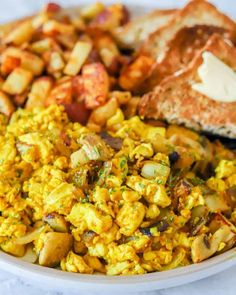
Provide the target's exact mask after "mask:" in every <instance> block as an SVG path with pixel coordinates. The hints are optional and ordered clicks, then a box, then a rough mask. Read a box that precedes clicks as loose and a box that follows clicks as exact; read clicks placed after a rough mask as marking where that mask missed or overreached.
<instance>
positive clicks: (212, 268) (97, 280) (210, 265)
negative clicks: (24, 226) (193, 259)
mask: <svg viewBox="0 0 236 295" xmlns="http://www.w3.org/2000/svg"><path fill="white" fill-rule="evenodd" d="M235 264H236V248H234V249H232V250H230V251H228V252H226V253H224V254H221V255H218V256H215V257H213V258H210V259H208V260H206V261H204V262H201V263H199V264H192V265H189V266H185V267H180V268H176V269H173V270H168V271H163V272H155V273H149V274H145V275H134V276H116V277H111V276H105V275H83V274H77V273H69V272H63V271H60V270H56V269H52V268H47V267H42V266H39V265H34V264H30V263H27V262H24V261H21V260H20V259H18V258H15V257H12V256H10V255H8V254H5V253H3V252H0V268H1V269H3V270H6V271H8V272H11V273H13V274H15V275H17V276H20V277H22V278H23V279H26V280H27V281H28V282H31V283H35V284H37V285H38V286H41V287H42V286H43V287H44V288H47V289H54V290H55V289H56V290H65V291H72V290H89V291H98V292H99V291H103V292H113V293H114V292H118V291H119V292H131V291H139V292H141V291H150V290H158V289H163V288H170V287H174V286H179V285H183V284H187V283H190V282H193V281H197V280H200V279H202V278H206V277H209V276H211V275H213V274H216V273H218V272H221V271H223V270H225V269H227V268H229V267H231V266H233V265H235Z"/></svg>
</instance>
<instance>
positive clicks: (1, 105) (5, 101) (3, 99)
mask: <svg viewBox="0 0 236 295" xmlns="http://www.w3.org/2000/svg"><path fill="white" fill-rule="evenodd" d="M14 110H15V107H14V106H13V104H12V102H11V100H10V98H9V97H8V96H7V95H6V94H5V93H4V92H2V91H0V113H2V114H4V115H6V116H8V117H9V116H10V115H11V114H12V113H13V112H14Z"/></svg>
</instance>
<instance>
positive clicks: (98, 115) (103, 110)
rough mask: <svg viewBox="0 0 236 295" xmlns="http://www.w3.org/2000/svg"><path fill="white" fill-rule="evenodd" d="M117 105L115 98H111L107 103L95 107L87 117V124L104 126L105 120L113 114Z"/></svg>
mask: <svg viewBox="0 0 236 295" xmlns="http://www.w3.org/2000/svg"><path fill="white" fill-rule="evenodd" d="M118 107H119V105H118V102H117V100H116V99H115V98H111V99H109V100H108V102H107V103H105V104H104V105H102V106H100V107H98V108H97V109H95V110H94V111H93V112H92V113H91V116H90V118H89V121H88V125H90V124H95V125H98V126H104V125H105V124H106V121H107V120H108V119H109V118H111V117H112V116H113V115H115V113H116V110H117V109H118Z"/></svg>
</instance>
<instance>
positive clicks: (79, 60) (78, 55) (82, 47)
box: [64, 41, 92, 76]
mask: <svg viewBox="0 0 236 295" xmlns="http://www.w3.org/2000/svg"><path fill="white" fill-rule="evenodd" d="M91 50H92V44H91V43H89V42H83V41H78V42H77V43H76V44H75V46H74V48H73V50H72V52H71V55H70V58H69V61H68V63H67V65H66V67H65V69H64V74H65V75H70V76H75V75H77V74H78V73H79V72H80V70H81V67H82V66H83V64H84V62H85V61H86V59H87V57H88V56H89V54H90V52H91Z"/></svg>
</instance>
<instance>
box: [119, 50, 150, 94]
mask: <svg viewBox="0 0 236 295" xmlns="http://www.w3.org/2000/svg"><path fill="white" fill-rule="evenodd" d="M154 63H155V61H154V60H153V59H152V58H151V57H148V56H144V55H141V56H139V57H137V58H136V59H135V60H134V62H133V63H131V64H130V65H128V66H126V67H125V68H124V69H123V70H122V72H121V75H120V78H119V84H120V86H121V87H122V88H123V89H125V90H130V91H131V90H135V89H136V88H138V86H139V85H140V84H141V83H142V82H143V81H144V80H145V79H146V78H147V77H148V76H149V74H150V72H151V69H152V66H153V65H154Z"/></svg>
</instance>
